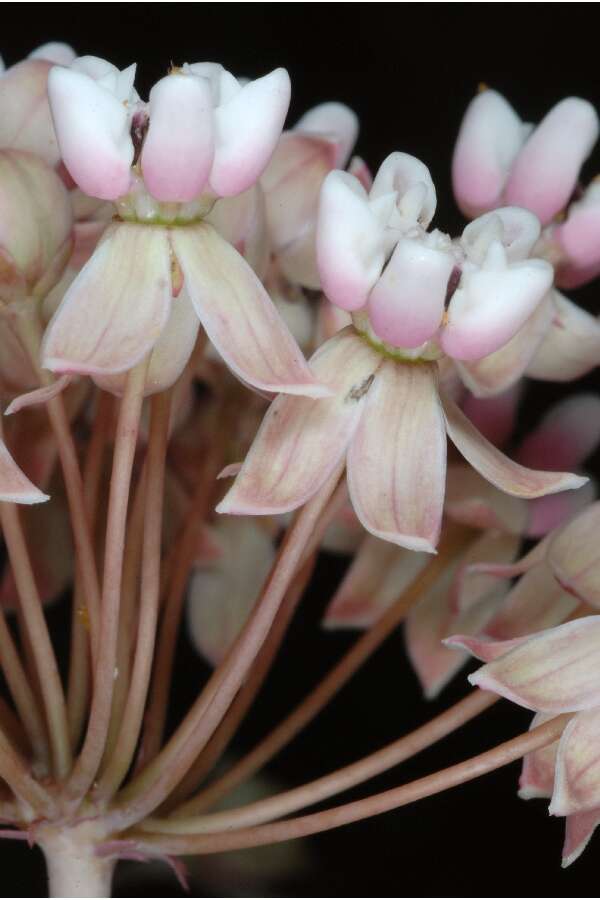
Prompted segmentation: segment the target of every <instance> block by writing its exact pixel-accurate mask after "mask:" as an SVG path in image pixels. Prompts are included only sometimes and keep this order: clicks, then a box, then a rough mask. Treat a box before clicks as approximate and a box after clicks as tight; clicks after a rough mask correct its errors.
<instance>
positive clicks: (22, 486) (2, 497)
mask: <svg viewBox="0 0 600 900" xmlns="http://www.w3.org/2000/svg"><path fill="white" fill-rule="evenodd" d="M49 499H50V498H49V497H48V496H47V495H46V494H42V492H41V491H40V490H39V489H38V488H36V486H35V485H34V484H32V483H31V481H30V480H29V478H27V476H26V475H25V473H24V472H22V471H21V469H20V468H19V467H18V465H17V464H16V462H15V461H14V459H13V458H12V456H11V455H10V453H9V451H8V448H7V447H6V444H5V443H4V441H2V440H0V502H1V501H4V502H6V503H43V502H44V500H49Z"/></svg>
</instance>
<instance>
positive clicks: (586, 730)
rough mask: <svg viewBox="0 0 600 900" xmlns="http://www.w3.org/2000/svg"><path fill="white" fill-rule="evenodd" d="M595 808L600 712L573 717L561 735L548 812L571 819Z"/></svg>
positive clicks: (599, 783) (599, 798)
mask: <svg viewBox="0 0 600 900" xmlns="http://www.w3.org/2000/svg"><path fill="white" fill-rule="evenodd" d="M596 675H597V673H596ZM598 806H600V709H591V710H587V711H586V712H580V713H579V715H577V716H574V718H572V719H571V721H570V722H569V724H568V725H567V727H566V728H565V730H564V731H563V733H562V735H561V738H560V741H559V743H558V752H557V754H556V778H555V781H554V793H553V794H552V801H551V803H550V809H549V812H550V815H552V816H572V815H574V814H575V813H580V812H586V811H588V810H590V809H595V808H596V807H598Z"/></svg>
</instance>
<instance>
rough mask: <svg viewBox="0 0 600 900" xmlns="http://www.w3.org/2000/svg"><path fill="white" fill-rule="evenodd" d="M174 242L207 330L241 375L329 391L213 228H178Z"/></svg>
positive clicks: (264, 385)
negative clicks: (320, 382) (321, 383)
mask: <svg viewBox="0 0 600 900" xmlns="http://www.w3.org/2000/svg"><path fill="white" fill-rule="evenodd" d="M171 243H172V245H173V250H174V252H175V254H176V255H177V259H178V261H179V264H180V266H181V269H182V271H183V275H184V279H185V285H186V288H187V291H188V293H189V295H190V298H191V301H192V303H193V304H194V307H195V309H196V313H197V314H198V318H199V319H200V321H201V323H202V325H203V327H204V330H205V331H206V333H207V335H208V337H209V338H210V340H211V341H212V343H213V344H214V346H215V347H216V349H217V350H218V352H219V354H220V355H221V356H222V358H223V360H224V361H225V363H226V364H227V365H228V366H229V368H230V369H231V370H232V371H233V372H234V373H235V374H236V375H237V376H238V377H239V378H241V379H243V380H244V381H245V382H247V383H248V384H251V385H253V386H254V387H257V388H259V389H263V390H267V391H271V392H273V393H278V392H280V391H281V392H285V393H288V394H304V395H307V396H311V397H315V396H324V395H326V394H327V389H326V388H324V387H323V386H322V385H320V384H318V383H317V381H316V379H315V377H314V376H313V374H312V373H311V371H310V369H309V367H308V365H307V363H306V360H305V359H304V357H303V355H302V353H301V351H300V348H299V347H298V345H297V344H296V342H295V341H294V339H293V337H292V336H291V334H290V333H289V331H288V330H287V328H286V327H285V325H284V324H283V322H282V321H281V318H280V316H279V315H278V313H277V311H276V309H275V307H274V306H273V303H272V302H271V299H270V297H269V295H268V294H267V292H266V291H265V289H264V287H263V285H262V284H261V282H260V281H259V279H258V278H257V277H256V275H255V274H254V272H253V271H252V269H251V268H250V266H249V265H248V263H247V262H246V261H245V260H244V259H243V258H242V257H241V256H240V254H239V253H238V252H237V251H236V250H235V249H234V248H233V247H232V246H231V245H230V244H228V243H227V241H224V240H223V238H222V237H220V235H219V234H218V233H217V232H216V231H215V229H214V228H212V226H210V225H208V224H206V223H202V224H198V225H194V226H188V227H187V228H175V229H173V230H172V232H171Z"/></svg>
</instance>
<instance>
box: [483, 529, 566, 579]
mask: <svg viewBox="0 0 600 900" xmlns="http://www.w3.org/2000/svg"><path fill="white" fill-rule="evenodd" d="M550 540H551V536H550V535H548V536H547V537H545V538H543V539H542V540H541V541H539V542H538V543H537V544H536V545H535V546H534V547H532V549H531V550H530V551H529V553H526V554H525V556H523V557H521V559H519V560H517V562H516V563H512V565H499V564H497V563H476V564H475V565H473V566H471V571H472V572H487V573H488V574H490V575H495V576H496V577H497V578H514V577H515V576H516V575H523V574H524V573H525V572H529V570H530V569H533V567H534V566H539V565H540V564H541V563H543V562H544V560H545V558H546V552H547V550H548V546H549V543H550Z"/></svg>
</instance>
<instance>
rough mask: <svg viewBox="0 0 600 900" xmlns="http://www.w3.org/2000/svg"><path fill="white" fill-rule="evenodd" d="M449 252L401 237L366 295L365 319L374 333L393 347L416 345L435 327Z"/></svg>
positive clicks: (449, 268)
mask: <svg viewBox="0 0 600 900" xmlns="http://www.w3.org/2000/svg"><path fill="white" fill-rule="evenodd" d="M453 268H454V258H453V256H452V254H451V253H449V252H447V251H443V250H435V249H433V248H431V247H427V246H426V245H425V244H424V243H423V242H422V241H419V240H411V239H410V238H402V239H401V240H400V241H399V242H398V244H397V245H396V249H395V250H394V252H393V254H392V258H391V259H390V261H389V262H388V264H387V266H386V267H385V269H384V270H383V274H382V276H381V278H380V279H379V281H378V282H377V284H376V285H375V287H374V288H373V290H372V291H371V295H370V297H369V302H368V310H369V320H370V322H371V325H372V326H373V331H374V332H375V334H376V335H377V336H378V337H379V338H381V340H382V341H385V342H387V343H389V344H393V345H394V346H396V347H420V346H421V344H424V343H425V341H428V340H429V338H431V337H432V336H433V335H434V334H435V332H436V331H437V330H438V328H439V325H440V322H441V320H442V314H443V312H444V301H445V299H446V292H447V288H448V280H449V278H450V275H451V273H452V270H453Z"/></svg>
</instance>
